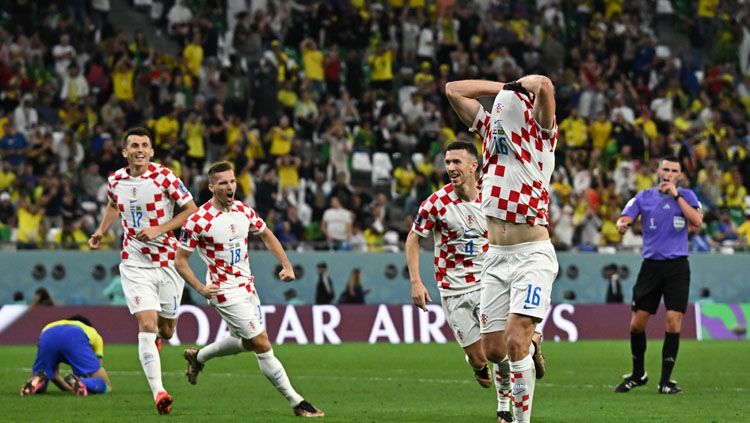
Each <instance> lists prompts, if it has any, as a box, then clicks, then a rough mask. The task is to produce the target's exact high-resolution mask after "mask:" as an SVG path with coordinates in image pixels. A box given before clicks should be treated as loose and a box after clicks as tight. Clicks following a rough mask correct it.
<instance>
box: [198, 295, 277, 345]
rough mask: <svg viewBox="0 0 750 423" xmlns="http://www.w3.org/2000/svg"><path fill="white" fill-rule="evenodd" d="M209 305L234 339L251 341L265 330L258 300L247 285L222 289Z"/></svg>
mask: <svg viewBox="0 0 750 423" xmlns="http://www.w3.org/2000/svg"><path fill="white" fill-rule="evenodd" d="M219 299H222V300H224V301H219ZM209 304H211V306H212V307H213V308H214V309H215V310H216V311H217V312H218V313H219V315H220V316H221V318H222V319H224V321H225V322H226V323H227V326H228V327H229V331H230V333H231V334H232V336H234V337H235V338H243V339H253V338H255V337H256V336H258V335H260V334H261V333H263V331H264V330H266V329H265V327H264V325H263V314H262V313H261V312H260V298H258V294H257V293H256V292H255V289H253V288H250V289H249V290H248V288H247V285H243V286H240V287H235V288H229V289H223V290H222V291H221V295H217V296H214V297H211V299H210V300H209Z"/></svg>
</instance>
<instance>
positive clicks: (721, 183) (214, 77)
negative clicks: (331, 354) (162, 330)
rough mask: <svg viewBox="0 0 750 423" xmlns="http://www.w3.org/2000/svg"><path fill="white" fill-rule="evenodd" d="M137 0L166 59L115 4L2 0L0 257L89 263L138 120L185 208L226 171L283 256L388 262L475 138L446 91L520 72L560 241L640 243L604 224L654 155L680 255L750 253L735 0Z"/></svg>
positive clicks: (744, 61) (746, 131)
mask: <svg viewBox="0 0 750 423" xmlns="http://www.w3.org/2000/svg"><path fill="white" fill-rule="evenodd" d="M135 3H137V4H138V5H144V4H151V8H150V9H149V10H148V11H144V12H143V13H144V15H143V16H144V19H147V18H148V17H151V18H152V19H153V25H154V27H155V29H156V28H159V30H160V31H162V32H163V34H164V35H163V36H165V37H170V38H171V40H172V41H173V43H174V44H175V45H178V46H179V48H177V49H175V50H174V51H164V50H160V49H158V48H156V47H154V46H152V45H149V42H148V37H146V36H145V35H144V34H143V33H132V31H131V32H128V31H116V30H115V29H114V27H113V24H112V20H113V17H112V16H111V15H110V2H109V1H108V0H91V1H85V2H84V1H75V2H64V3H59V2H52V1H42V2H36V1H35V2H28V1H12V0H9V1H5V2H2V6H3V8H4V9H5V10H3V13H2V14H1V15H0V20H1V22H0V91H1V93H0V158H1V159H2V165H1V166H0V242H3V243H4V245H5V246H6V247H8V248H18V249H33V248H65V249H87V246H86V240H87V238H88V236H89V235H90V234H91V233H92V232H93V231H94V230H95V228H96V227H97V225H98V222H99V219H100V217H101V214H102V209H103V207H104V206H105V204H106V203H105V202H106V177H107V175H109V174H110V173H111V172H113V171H114V170H116V169H118V168H119V167H121V166H123V165H124V163H125V160H124V159H123V158H122V155H121V153H120V145H119V140H120V137H121V134H122V133H123V132H124V130H126V129H127V128H129V127H132V126H146V127H148V128H149V129H150V130H151V131H152V133H153V142H154V148H155V150H156V156H155V159H156V160H157V161H159V162H160V163H163V164H164V165H165V166H167V167H169V168H171V169H172V170H173V171H174V172H175V173H176V174H177V175H178V176H180V178H181V179H182V180H183V181H185V183H186V184H187V185H188V187H189V188H190V189H191V191H192V192H193V194H194V196H195V198H196V203H197V204H202V203H203V202H204V201H206V200H207V199H208V198H210V192H209V191H208V189H207V180H206V179H205V178H204V177H202V174H203V171H204V169H206V167H207V165H208V164H210V163H211V162H213V161H215V160H218V159H221V158H223V159H227V160H230V161H231V162H232V163H234V165H235V168H236V173H237V175H238V185H239V187H240V188H239V189H240V191H241V195H239V197H240V198H242V199H245V201H247V202H248V203H249V204H251V205H252V206H253V207H255V209H256V210H257V211H258V212H259V213H260V215H261V216H262V217H263V218H264V219H265V220H266V222H267V223H268V225H269V227H270V228H273V229H274V232H275V233H276V235H277V237H278V238H279V240H281V241H282V242H283V243H284V244H285V245H287V246H288V248H298V249H308V250H309V249H329V248H333V249H341V250H353V251H382V250H386V251H394V250H398V249H399V248H401V246H402V245H403V241H404V240H405V238H406V236H407V234H408V232H409V230H410V228H411V224H412V220H411V217H412V216H413V215H414V213H415V212H416V210H417V207H418V206H419V204H420V203H421V201H422V200H424V199H425V198H426V197H427V196H428V195H429V194H430V193H431V192H433V191H434V190H436V189H438V188H439V187H440V186H442V185H443V184H445V183H446V182H447V181H446V178H445V176H444V173H445V172H444V166H445V165H444V160H443V155H442V149H443V147H444V146H446V145H447V144H449V143H450V142H452V141H455V140H457V139H462V140H468V141H473V142H476V143H477V145H478V146H481V143H480V142H479V139H478V137H476V136H475V135H473V134H471V133H469V132H467V130H466V128H465V127H464V126H463V125H462V124H461V123H460V121H459V120H458V119H457V118H456V117H455V115H454V113H453V112H452V111H451V109H450V106H449V105H448V103H447V100H446V98H445V95H444V86H445V83H446V82H447V81H451V80H457V79H472V78H473V79H492V80H499V81H512V80H515V79H517V78H518V77H520V76H522V75H524V74H530V73H540V74H544V75H548V76H550V78H551V79H552V80H553V81H554V84H555V86H556V87H557V92H556V96H557V106H558V110H557V123H558V126H559V131H560V133H559V145H558V146H557V149H556V156H557V158H556V160H557V166H556V171H555V174H554V176H553V184H552V191H553V192H552V196H551V199H552V200H551V205H552V210H551V216H552V222H551V223H552V224H551V228H550V232H551V234H553V237H554V238H553V240H554V242H555V245H556V247H557V248H558V249H570V248H576V249H578V250H581V251H595V250H597V249H601V248H605V249H606V248H632V249H637V248H638V247H639V246H640V245H641V243H642V239H641V237H640V235H639V229H638V225H635V226H634V228H633V230H632V231H629V232H627V233H626V234H625V235H624V236H620V235H619V234H618V232H617V230H616V228H615V221H616V219H617V217H618V216H619V213H620V211H621V210H622V207H623V206H624V203H625V201H627V200H628V199H629V198H631V197H632V196H633V195H634V194H635V193H636V192H638V191H640V190H642V189H645V188H649V187H651V186H653V185H654V178H655V175H656V165H657V162H658V158H659V157H662V156H664V155H666V154H674V155H676V156H677V157H678V158H679V160H680V162H681V164H682V168H683V171H684V173H685V180H684V183H685V185H686V186H689V187H690V188H692V189H693V190H694V191H695V192H696V194H697V195H698V196H699V199H700V200H701V202H702V204H703V207H704V213H705V216H706V217H705V222H706V223H705V225H704V227H703V228H701V229H699V230H697V231H696V232H695V233H694V234H693V235H691V248H692V249H693V250H694V251H717V250H721V249H726V248H748V246H749V245H750V244H749V243H750V197H748V189H749V188H750V156H749V155H748V149H750V123H748V122H750V119H749V117H750V116H749V114H750V63H748V60H749V59H750V13H748V12H749V10H748V5H747V2H743V1H739V0H726V1H715V0H714V1H712V0H698V1H689V0H672V1H669V0H657V1H654V0H636V1H627V2H626V1H622V0H584V1H566V0H536V1H533V0H525V1H522V0H516V1H507V2H492V1H489V0H474V1H471V0H434V1H431V0H388V1H364V0H352V1H345V0H336V1H334V0H332V1H329V2H316V1H304V0H298V1H280V2H253V4H254V5H255V7H254V8H252V9H248V10H242V9H240V10H235V8H234V4H235V3H244V2H224V1H219V0H204V1H201V0H177V1H170V0H165V1H161V2H158V1H153V2H151V1H137V2H135ZM258 4H259V5H260V6H258ZM119 235H120V234H119V233H117V232H116V231H115V232H113V233H112V234H110V236H109V238H108V239H107V240H105V241H106V243H107V244H108V245H109V246H110V248H118V247H119V241H118V240H119Z"/></svg>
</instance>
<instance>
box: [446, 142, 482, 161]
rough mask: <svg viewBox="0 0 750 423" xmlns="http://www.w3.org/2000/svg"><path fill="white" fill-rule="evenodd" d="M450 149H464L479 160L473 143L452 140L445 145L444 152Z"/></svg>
mask: <svg viewBox="0 0 750 423" xmlns="http://www.w3.org/2000/svg"><path fill="white" fill-rule="evenodd" d="M451 150H466V151H467V152H468V153H469V154H471V155H472V156H473V157H474V159H476V161H479V152H477V147H476V146H474V144H472V143H470V142H466V141H453V142H452V143H450V144H448V146H447V147H445V152H446V153H447V152H449V151H451Z"/></svg>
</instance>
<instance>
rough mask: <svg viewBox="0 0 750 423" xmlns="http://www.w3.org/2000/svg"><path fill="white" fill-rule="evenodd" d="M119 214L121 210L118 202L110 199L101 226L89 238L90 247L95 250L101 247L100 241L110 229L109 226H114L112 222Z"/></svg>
mask: <svg viewBox="0 0 750 423" xmlns="http://www.w3.org/2000/svg"><path fill="white" fill-rule="evenodd" d="M119 214H120V210H119V209H118V208H117V204H115V203H113V202H111V201H109V202H108V203H107V208H106V209H105V210H104V217H102V221H101V223H99V227H98V228H96V231H94V233H93V234H92V235H91V238H89V247H91V248H92V249H94V250H95V249H97V248H99V242H100V241H101V240H102V237H103V236H104V233H105V232H107V230H109V227H110V226H112V223H114V221H115V219H117V216H118V215H119Z"/></svg>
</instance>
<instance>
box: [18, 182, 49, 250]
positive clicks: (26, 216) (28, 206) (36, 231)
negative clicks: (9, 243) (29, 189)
mask: <svg viewBox="0 0 750 423" xmlns="http://www.w3.org/2000/svg"><path fill="white" fill-rule="evenodd" d="M43 217H44V210H43V209H40V208H39V207H37V205H36V204H34V203H32V202H31V201H30V200H29V198H27V196H26V195H24V194H22V195H20V196H19V197H18V218H17V222H18V232H17V244H16V248H18V249H19V250H32V249H36V248H38V247H39V242H40V241H41V232H42V218H43Z"/></svg>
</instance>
